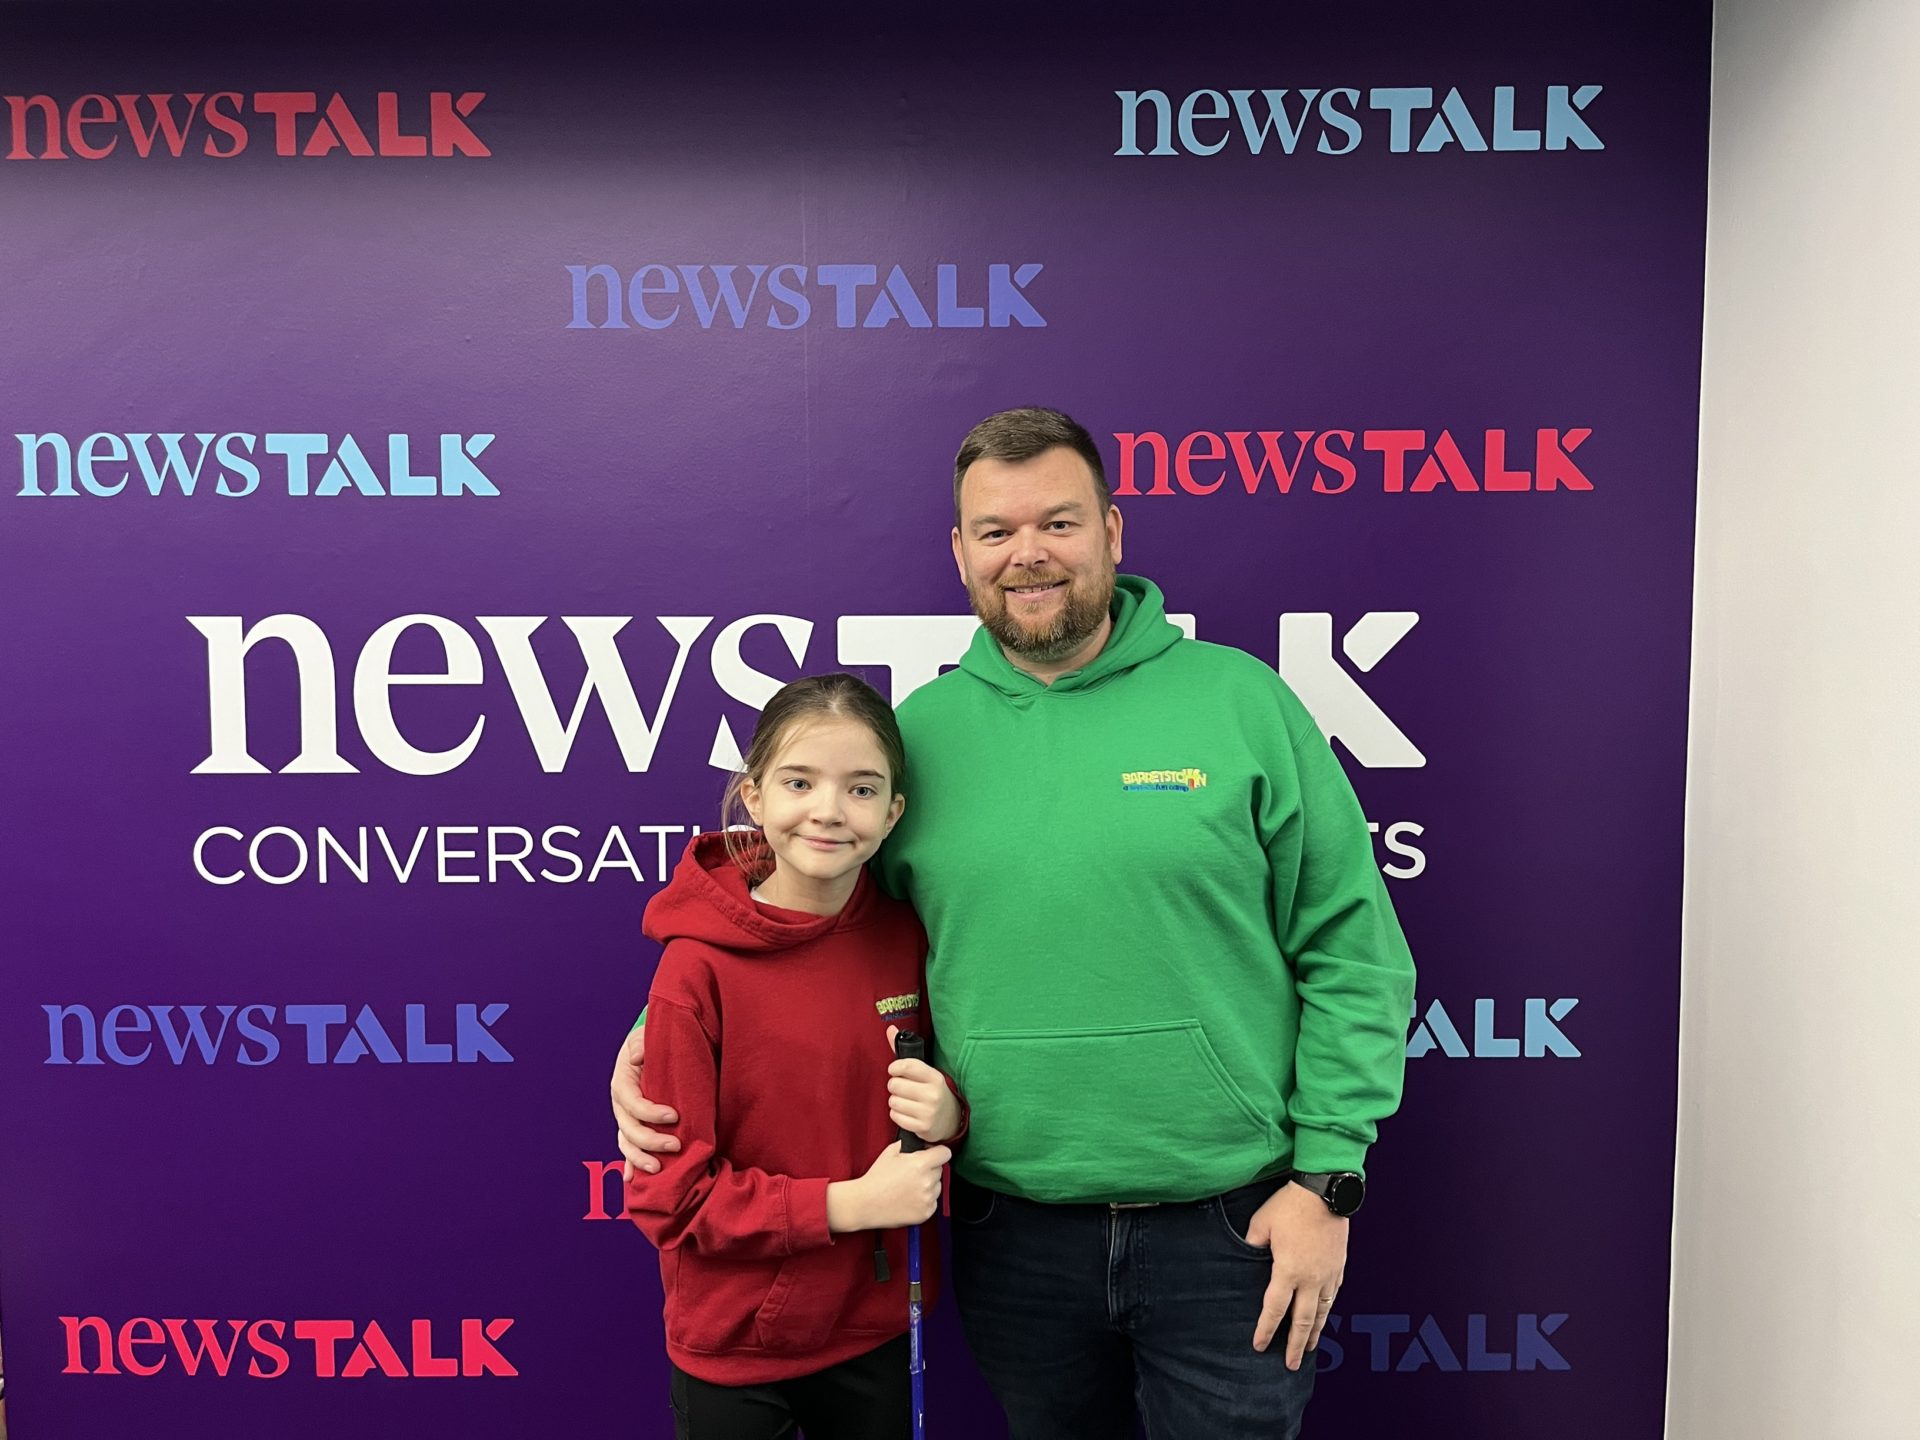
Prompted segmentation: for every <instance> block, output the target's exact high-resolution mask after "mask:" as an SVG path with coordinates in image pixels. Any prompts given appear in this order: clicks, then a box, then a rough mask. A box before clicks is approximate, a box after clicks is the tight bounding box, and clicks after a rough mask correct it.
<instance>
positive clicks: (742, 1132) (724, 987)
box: [626, 675, 966, 1440]
mask: <svg viewBox="0 0 1920 1440" xmlns="http://www.w3.org/2000/svg"><path fill="white" fill-rule="evenodd" d="M905 778H906V754H905V751H904V749H903V747H902V745H901V743H900V730H899V727H898V726H897V725H896V724H895V723H894V718H893V711H892V709H891V708H889V706H888V705H887V702H886V701H885V700H883V699H881V698H880V696H879V695H878V694H877V693H875V692H874V690H873V689H872V688H871V687H870V686H868V685H867V684H866V683H865V682H864V681H861V680H859V679H856V678H855V677H854V676H852V675H820V676H813V677H810V678H808V679H804V680H796V681H794V682H793V683H792V684H791V685H788V686H786V687H784V688H783V689H782V690H780V691H779V692H778V693H777V694H776V695H775V696H774V697H773V699H772V700H770V701H769V702H768V703H767V706H766V708H765V709H764V710H763V711H762V712H761V714H760V722H759V725H758V726H757V728H756V729H755V731H754V736H753V744H752V746H751V747H750V748H749V749H748V752H747V757H746V769H745V773H744V774H741V775H737V776H735V777H734V779H733V781H732V782H731V783H730V784H729V785H728V787H727V795H726V799H725V801H724V802H723V806H722V814H723V819H724V820H728V821H731V820H732V819H733V818H734V817H735V815H736V814H737V808H744V810H745V811H746V813H747V815H748V816H750V817H751V819H752V821H753V823H754V825H755V826H757V827H758V829H757V830H756V831H752V832H743V831H740V830H726V831H724V832H723V833H719V834H709V835H700V836H697V837H695V839H694V840H693V842H692V844H690V845H689V846H688V847H687V852H686V855H685V856H684V857H683V858H682V860H681V861H680V864H679V866H678V868H677V869H676V870H675V871H674V875H673V879H672V881H671V882H670V883H669V884H668V886H667V888H666V889H665V890H663V891H661V892H660V894H659V895H657V896H656V897H654V899H653V901H652V903H651V904H649V905H648V906H647V911H646V919H645V922H644V926H643V929H644V930H645V933H646V935H647V936H648V938H649V939H652V940H656V941H659V942H660V943H661V944H663V945H664V946H665V947H666V948H665V951H664V952H663V954H662V955H661V959H660V967H659V969H658V971H657V972H656V973H655V975H654V979H653V989H652V991H651V993H650V995H649V997H648V1005H647V1014H646V1021H647V1093H648V1096H649V1098H652V1099H656V1100H659V1101H661V1102H662V1103H664V1104H669V1105H672V1106H673V1107H674V1108H675V1109H676V1110H678V1111H679V1113H680V1123H679V1126H678V1127H677V1129H676V1131H675V1133H676V1134H677V1135H678V1136H679V1137H680V1142H681V1148H680V1150H679V1151H678V1152H677V1153H675V1154H671V1155H664V1156H662V1157H661V1160H662V1162H663V1163H662V1165H661V1167H660V1170H659V1173H658V1174H654V1175H646V1174H641V1173H639V1172H638V1171H636V1172H635V1173H634V1174H633V1175H632V1176H631V1178H630V1179H629V1180H628V1182H627V1191H626V1198H627V1213H628V1214H629V1215H631V1216H632V1217H633V1219H634V1221H635V1223H636V1224H638V1225H639V1227H640V1228H641V1229H642V1230H643V1231H645V1232H646V1234H647V1237H648V1238H649V1239H650V1240H652V1241H653V1243H654V1244H655V1245H657V1246H658V1247H659V1249H660V1275H661V1282H662V1285H663V1287H664V1288H665V1291H666V1336H667V1355H668V1357H669V1358H670V1359H671V1361H672V1362H673V1378H672V1384H671V1394H672V1400H673V1411H674V1424H675V1434H676V1435H677V1436H679V1437H680V1440H761V1437H766V1440H773V1437H790V1436H791V1435H792V1434H793V1433H794V1426H795V1424H796V1423H797V1424H798V1425H799V1426H800V1427H801V1428H802V1429H804V1430H805V1431H806V1434H807V1437H808V1440H898V1437H899V1436H901V1435H904V1434H906V1433H907V1431H908V1428H909V1425H910V1416H909V1411H910V1400H909V1381H908V1373H907V1366H908V1354H907V1343H906V1335H905V1331H906V1328H907V1291H906V1241H905V1236H904V1227H907V1226H912V1225H918V1224H920V1223H921V1222H922V1221H925V1220H927V1219H928V1218H930V1217H931V1216H932V1214H933V1211H934V1206H935V1204H936V1203H937V1201H938V1199H939V1195H940V1186H941V1175H942V1167H943V1166H944V1165H945V1164H946V1162H947V1160H948V1159H949V1158H951V1154H952V1152H951V1151H950V1150H949V1149H948V1148H947V1146H946V1145H944V1144H941V1143H937V1142H942V1141H954V1140H957V1139H958V1138H959V1137H960V1135H961V1134H962V1132H963V1131H964V1130H965V1128H966V1109H965V1106H964V1105H963V1104H962V1102H961V1100H960V1098H959V1096H958V1094H957V1093H956V1092H955V1091H954V1089H953V1088H952V1086H951V1084H950V1083H949V1082H948V1081H947V1080H946V1078H945V1077H944V1076H942V1075H941V1074H940V1072H939V1071H937V1070H934V1069H933V1068H932V1067H931V1066H929V1065H927V1064H925V1063H924V1062H922V1061H918V1060H894V1059H893V1036H894V1033H895V1031H896V1030H897V1029H898V1028H900V1027H909V1028H918V1029H921V1030H923V1031H924V1030H925V1029H926V1010H925V1007H924V1005H923V1003H922V999H921V996H922V990H923V987H922V984H921V973H922V962H923V960H924V958H925V954H926V936H925V933H924V932H923V931H922V930H921V928H920V922H919V921H918V920H917V919H916V918H915V917H914V914H913V911H912V910H911V909H910V908H909V907H908V906H907V905H906V904H904V903H902V902H900V901H897V900H892V899H889V898H888V897H887V896H885V895H883V894H881V893H880V892H879V891H878V890H877V889H876V888H875V886H874V883H873V881H872V880H871V879H870V878H869V877H868V875H867V871H866V860H867V857H868V856H870V855H872V854H873V853H874V851H876V850H877V849H878V848H879V847H880V843H881V841H883V840H884V839H886V837H887V832H888V831H890V830H891V829H892V828H893V826H894V824H895V822H896V821H898V820H899V818H900V814H901V811H902V810H903V809H904V808H905V806H906V796H905V795H904V794H903V793H902V787H903V785H904V783H905ZM902 1127H904V1128H905V1129H907V1130H910V1131H912V1132H913V1133H914V1134H916V1135H918V1136H920V1137H921V1138H922V1139H923V1140H926V1141H928V1142H930V1144H929V1148H927V1149H925V1150H921V1151H918V1152H915V1153H912V1154H902V1153H901V1151H900V1146H899V1143H898V1139H897V1130H898V1129H899V1128H902ZM931 1238H932V1237H931V1236H928V1237H927V1239H928V1240H931ZM929 1249H931V1247H929ZM925 1263H926V1262H925V1259H924V1258H923V1264H925ZM926 1273H927V1275H928V1277H929V1278H930V1277H931V1274H932V1267H931V1266H928V1267H927V1272H926ZM923 1289H925V1290H927V1303H928V1304H929V1305H931V1303H932V1295H931V1290H930V1287H927V1286H923Z"/></svg>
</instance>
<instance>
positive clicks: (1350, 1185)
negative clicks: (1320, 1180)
mask: <svg viewBox="0 0 1920 1440" xmlns="http://www.w3.org/2000/svg"><path fill="white" fill-rule="evenodd" d="M1366 1198H1367V1182H1366V1181H1364V1180H1362V1179H1361V1178H1360V1177H1359V1176H1358V1175H1335V1176H1334V1177H1333V1178H1332V1179H1331V1181H1329V1183H1328V1185H1327V1205H1328V1208H1330V1209H1331V1210H1332V1211H1333V1213H1334V1214H1336V1215H1351V1214H1353V1212H1354V1211H1356V1210H1358V1209H1359V1208H1360V1202H1361V1201H1362V1200H1364V1199H1366Z"/></svg>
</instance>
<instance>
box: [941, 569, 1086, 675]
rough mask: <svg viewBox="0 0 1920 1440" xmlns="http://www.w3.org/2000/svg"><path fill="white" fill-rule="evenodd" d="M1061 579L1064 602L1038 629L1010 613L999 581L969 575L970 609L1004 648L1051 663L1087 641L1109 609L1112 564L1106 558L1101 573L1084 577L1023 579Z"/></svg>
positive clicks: (1029, 582) (1038, 581)
mask: <svg viewBox="0 0 1920 1440" xmlns="http://www.w3.org/2000/svg"><path fill="white" fill-rule="evenodd" d="M1059 580H1064V581H1066V582H1067V595H1066V603H1065V604H1063V605H1062V606H1061V607H1060V610H1059V613H1058V614H1056V615H1055V616H1054V617H1053V619H1052V621H1051V622H1050V623H1048V624H1047V625H1046V626H1045V627H1044V628H1042V629H1037V630H1036V629H1030V628H1029V627H1027V626H1025V625H1022V624H1021V623H1020V622H1019V621H1018V620H1015V619H1014V618H1013V616H1012V614H1011V613H1010V612H1009V611H1008V608H1007V597H1006V596H1005V595H1004V594H1003V593H1002V592H1001V590H1000V587H998V586H982V585H975V584H974V583H973V581H972V580H971V579H969V580H968V581H967V598H968V599H969V600H970V601H972V602H973V613H974V614H975V615H976V616H977V617H978V618H979V620H980V623H981V624H982V625H984V626H985V627H986V630H987V633H988V634H989V635H991V636H993V638H994V639H995V640H998V641H999V642H1000V645H1001V648H1002V649H1004V650H1006V651H1008V652H1009V653H1010V654H1014V655H1018V656H1019V657H1020V658H1021V659H1023V660H1031V661H1033V662H1035V663H1036V664H1040V665H1053V664H1057V663H1058V662H1059V661H1062V660H1064V659H1066V658H1067V657H1068V656H1069V655H1071V654H1073V652H1074V651H1076V650H1078V649H1079V648H1080V647H1081V646H1082V645H1084V644H1086V642H1087V640H1088V638H1089V637H1090V636H1091V635H1092V634H1093V633H1094V632H1095V631H1096V630H1098V629H1099V628H1100V625H1101V622H1103V621H1104V620H1105V619H1106V618H1107V615H1108V612H1109V611H1111V610H1112V608H1113V565H1112V563H1111V562H1109V563H1108V564H1106V565H1104V566H1102V567H1101V570H1100V573H1099V574H1097V575H1095V576H1093V577H1092V578H1091V579H1090V580H1088V581H1086V582H1084V583H1083V582H1081V581H1078V580H1074V579H1072V578H1070V577H1068V576H1065V575H1035V576H1032V577H1031V578H1029V579H1027V580H1026V581H1025V582H1024V583H1025V584H1026V585H1049V584H1052V583H1053V582H1055V581H1059Z"/></svg>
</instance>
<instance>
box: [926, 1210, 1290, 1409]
mask: <svg viewBox="0 0 1920 1440" xmlns="http://www.w3.org/2000/svg"><path fill="white" fill-rule="evenodd" d="M1283 1183H1285V1177H1284V1176H1280V1177H1276V1178H1274V1179H1271V1180H1261V1181H1259V1182H1257V1183H1255V1184H1253V1185H1248V1186H1244V1187H1242V1188H1241V1189H1238V1190H1232V1191H1229V1192H1228V1193H1227V1194H1225V1195H1221V1196H1217V1197H1215V1198H1214V1199H1211V1200H1203V1201H1199V1202H1197V1203H1189V1204H1181V1205H1173V1204H1167V1205H1153V1206H1145V1207H1131V1206H1109V1205H1038V1204H1035V1203H1034V1202H1032V1201H1030V1200H1020V1199H1016V1198H1015V1197H1013V1196H1010V1195H1002V1194H999V1193H998V1192H996V1191H992V1190H983V1189H981V1188H979V1187H978V1186H974V1185H968V1184H967V1183H965V1182H964V1181H960V1180H956V1181H955V1183H954V1187H953V1288H954V1295H955V1298H956V1299H957V1300H958V1301H959V1305H960V1322H961V1324H962V1325H963V1326H964V1327H965V1329H966V1333H967V1343H968V1345H969V1346H970V1347H971V1348H972V1350H973V1358H974V1360H975V1361H976V1362H977V1363H978V1364H979V1366H980V1371H981V1373H982V1374H983V1375H985V1376H986V1380H987V1384H988V1385H989V1386H991V1387H992V1389H993V1392H994V1395H995V1397H996V1398H997V1399H998V1400H999V1401H1000V1404H1001V1405H1002V1406H1003V1407H1004V1408H1005V1410H1006V1412H1007V1422H1008V1425H1009V1427H1010V1428H1011V1432H1012V1435H1013V1437H1014V1440H1133V1437H1134V1435H1135V1430H1134V1421H1135V1415H1136V1406H1137V1407H1138V1409H1137V1414H1138V1417H1139V1419H1140V1420H1141V1421H1142V1422H1144V1424H1145V1427H1146V1433H1147V1437H1148V1440H1222V1437H1228V1436H1231V1437H1233V1440H1292V1437H1294V1436H1296V1435H1298V1434H1299V1431H1300V1416H1301V1412H1302V1411H1304V1410H1305V1409H1306V1405H1307V1397H1308V1396H1309V1395H1311V1394H1312V1393H1313V1371H1314V1356H1313V1355H1312V1354H1311V1353H1309V1354H1308V1355H1307V1356H1306V1358H1305V1359H1304V1361H1303V1362H1302V1363H1301V1366H1300V1368H1299V1369H1298V1370H1297V1371H1296V1370H1289V1369H1287V1366H1286V1335H1287V1327H1286V1322H1285V1321H1284V1320H1283V1321H1282V1322H1281V1325H1280V1330H1279V1333H1278V1334H1276V1335H1275V1336H1274V1339H1273V1342H1272V1344H1271V1345H1269V1346H1268V1347H1267V1349H1266V1351H1265V1352H1261V1351H1257V1350H1255V1349H1254V1348H1253V1327H1254V1322H1255V1321H1256V1320H1258V1319H1259V1317H1260V1301H1261V1297H1262V1295H1263V1294H1264V1293H1265V1291H1266V1288H1267V1281H1268V1280H1269V1279H1270V1278H1271V1276H1272V1257H1271V1256H1270V1255H1269V1254H1268V1253H1267V1252H1266V1251H1265V1250H1256V1249H1255V1248H1254V1247H1253V1246H1251V1245H1249V1244H1247V1242H1246V1239H1245V1236H1246V1233H1247V1222H1248V1221H1249V1220H1251V1219H1252V1218H1253V1212H1254V1211H1255V1210H1257V1209H1259V1208H1260V1206H1261V1205H1262V1204H1264V1203H1265V1202H1266V1200H1267V1198H1268V1197H1269V1196H1271V1195H1272V1194H1273V1193H1274V1191H1276V1190H1278V1189H1279V1188H1280V1186H1281V1185H1282V1184H1283Z"/></svg>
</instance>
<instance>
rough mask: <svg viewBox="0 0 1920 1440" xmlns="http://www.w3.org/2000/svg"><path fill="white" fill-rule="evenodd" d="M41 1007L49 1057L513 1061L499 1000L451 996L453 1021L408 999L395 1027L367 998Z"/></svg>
mask: <svg viewBox="0 0 1920 1440" xmlns="http://www.w3.org/2000/svg"><path fill="white" fill-rule="evenodd" d="M40 1008H41V1009H42V1010H43V1011H45V1012H46V1016H47V1058H46V1061H45V1063H46V1064H48V1065H109V1064H111V1065H144V1064H146V1063H147V1062H148V1061H149V1060H152V1061H154V1062H155V1063H160V1062H161V1061H163V1060H164V1061H166V1062H170V1063H172V1064H174V1065H186V1064H189V1063H191V1062H192V1061H193V1060H195V1059H197V1060H198V1062H199V1063H201V1064H204V1065H220V1064H225V1063H228V1062H235V1063H238V1064H241V1065H271V1064H272V1063H273V1062H274V1061H276V1060H278V1059H279V1058H280V1057H281V1055H282V1053H288V1054H304V1055H305V1056H306V1062H307V1064H309V1065H351V1064H353V1063H355V1062H356V1061H359V1060H363V1059H371V1060H372V1061H374V1062H375V1063H376V1064H380V1065H451V1064H461V1065H471V1064H473V1063H475V1062H476V1061H480V1060H485V1061H488V1062H490V1063H492V1064H496V1065H510V1064H512V1063H513V1056H512V1055H511V1054H509V1053H508V1051H507V1047H506V1046H504V1045H502V1044H501V1043H500V1041H499V1039H498V1037H496V1036H495V1035H494V1034H493V1032H492V1030H491V1029H490V1028H489V1027H491V1026H492V1025H493V1024H494V1023H495V1022H497V1021H498V1020H499V1019H500V1017H501V1016H502V1015H505V1014H506V1013H507V1007H506V1005H504V1004H501V1003H495V1004H492V1005H465V1004H461V1005H455V1006H453V1007H452V1008H453V1020H452V1025H451V1027H449V1026H448V1024H447V1022H446V1016H445V1014H444V1011H445V1009H446V1008H447V1007H445V1006H435V1007H431V1008H432V1009H433V1010H434V1011H435V1012H438V1013H437V1014H435V1015H430V1014H429V1008H430V1007H428V1006H426V1005H407V1006H404V1007H402V1008H403V1019H402V1023H401V1024H400V1025H399V1026H397V1027H395V1028H393V1029H389V1028H388V1027H387V1025H385V1024H384V1023H382V1021H381V1020H380V1017H379V1016H378V1015H377V1014H375V1013H374V1009H373V1007H372V1006H371V1005H362V1006H360V1008H359V1009H358V1010H357V1011H350V1010H349V1009H348V1007H347V1006H345V1005H342V1004H329V1005H286V1006H273V1005H114V1006H110V1007H107V1008H105V1009H104V1010H103V1011H102V1012H101V1013H99V1014H96V1013H95V1010H94V1008H93V1007H92V1006H89V1005H42V1006H41V1007H40ZM295 1030H299V1031H301V1032H304V1033H303V1035H301V1036H295V1035H294V1034H292V1033H291V1032H293V1031H295ZM436 1034H437V1035H438V1037H439V1038H435V1036H436ZM396 1036H397V1037H398V1038H396ZM288 1040H292V1041H295V1042H296V1043H295V1044H294V1045H293V1046H288V1045H286V1044H284V1043H283V1042H284V1041H288ZM301 1040H304V1042H305V1043H304V1045H302V1044H299V1043H298V1042H299V1041H301Z"/></svg>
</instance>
